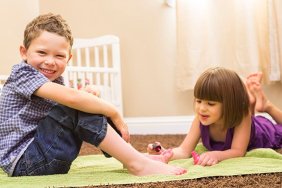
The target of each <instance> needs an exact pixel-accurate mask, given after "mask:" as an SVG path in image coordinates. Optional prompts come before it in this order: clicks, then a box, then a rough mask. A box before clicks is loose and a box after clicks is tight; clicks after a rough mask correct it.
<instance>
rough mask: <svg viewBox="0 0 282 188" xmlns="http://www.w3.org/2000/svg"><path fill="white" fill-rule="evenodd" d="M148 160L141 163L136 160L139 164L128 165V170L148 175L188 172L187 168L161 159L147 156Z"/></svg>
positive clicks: (138, 174)
mask: <svg viewBox="0 0 282 188" xmlns="http://www.w3.org/2000/svg"><path fill="white" fill-rule="evenodd" d="M145 159H146V161H144V162H143V163H140V161H139V162H137V161H136V163H138V164H132V165H128V166H127V169H128V171H129V172H130V173H131V174H133V175H136V176H147V175H154V174H155V175H156V174H164V175H182V174H185V173H186V172H187V170H186V169H184V168H181V167H177V166H171V165H168V164H165V163H163V162H160V161H155V160H152V159H150V158H147V157H146V158H145ZM130 166H132V167H133V166H134V167H133V168H130Z"/></svg>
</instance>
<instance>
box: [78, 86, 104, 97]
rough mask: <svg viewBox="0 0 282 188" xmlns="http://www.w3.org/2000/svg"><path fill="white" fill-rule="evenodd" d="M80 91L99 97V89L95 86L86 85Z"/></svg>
mask: <svg viewBox="0 0 282 188" xmlns="http://www.w3.org/2000/svg"><path fill="white" fill-rule="evenodd" d="M81 90H83V91H86V92H87V93H91V94H93V95H96V96H97V97H100V95H101V92H100V89H99V88H98V87H97V86H95V85H87V86H85V87H84V88H82V89H81Z"/></svg>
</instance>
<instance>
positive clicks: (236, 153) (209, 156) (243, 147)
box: [198, 113, 251, 166]
mask: <svg viewBox="0 0 282 188" xmlns="http://www.w3.org/2000/svg"><path fill="white" fill-rule="evenodd" d="M250 135H251V115H250V113H249V115H247V116H246V117H244V118H243V120H242V122H241V124H240V125H239V126H237V127H235V129H234V135H233V140H232V144H231V148H230V149H228V150H225V151H209V152H205V153H203V154H201V156H200V159H199V162H198V164H199V165H202V166H210V165H214V164H216V163H218V162H220V161H223V160H226V159H230V158H235V157H242V156H244V155H245V153H246V151H247V147H248V144H249V140H250Z"/></svg>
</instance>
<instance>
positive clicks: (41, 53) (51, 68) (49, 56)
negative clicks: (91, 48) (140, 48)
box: [20, 31, 71, 81]
mask: <svg viewBox="0 0 282 188" xmlns="http://www.w3.org/2000/svg"><path fill="white" fill-rule="evenodd" d="M20 52H21V56H22V59H23V60H25V61H26V62H27V63H28V64H30V65H31V66H33V67H34V68H35V69H37V70H38V71H39V72H41V73H42V74H43V75H44V76H46V77H47V78H48V79H49V80H50V81H53V80H55V79H57V78H58V77H59V76H60V75H61V74H62V73H63V72H64V70H65V67H66V65H67V63H68V61H69V60H70V58H71V54H70V44H69V43H68V42H67V40H66V39H65V38H64V37H62V36H59V35H57V34H55V33H50V32H47V31H43V32H42V33H41V34H40V35H39V36H38V37H37V38H35V39H34V40H33V41H32V42H31V44H30V46H29V48H28V49H26V48H25V47H24V46H21V47H20Z"/></svg>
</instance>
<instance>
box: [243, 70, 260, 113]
mask: <svg viewBox="0 0 282 188" xmlns="http://www.w3.org/2000/svg"><path fill="white" fill-rule="evenodd" d="M262 76H263V75H262V73H261V72H257V73H253V74H250V75H249V76H248V77H247V79H246V81H245V84H246V87H247V91H248V95H249V100H250V106H251V109H252V112H253V113H254V112H255V110H256V111H258V110H261V102H262V101H257V99H258V96H257V94H258V93H257V92H258V89H260V90H261V88H259V87H261V82H262ZM261 91H262V90H261ZM259 100H260V97H259ZM257 102H258V104H257ZM259 112H260V111H259Z"/></svg>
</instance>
